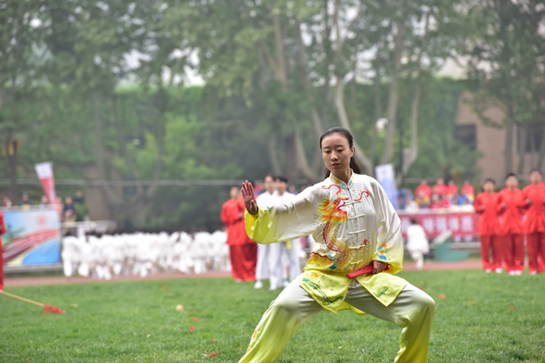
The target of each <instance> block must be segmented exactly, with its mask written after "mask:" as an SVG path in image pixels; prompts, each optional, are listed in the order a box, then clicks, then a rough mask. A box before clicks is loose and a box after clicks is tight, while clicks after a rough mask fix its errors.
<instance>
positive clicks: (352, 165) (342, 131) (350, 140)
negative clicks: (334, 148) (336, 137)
mask: <svg viewBox="0 0 545 363" xmlns="http://www.w3.org/2000/svg"><path fill="white" fill-rule="evenodd" d="M333 134H341V135H342V136H344V137H345V138H346V140H348V145H349V146H350V148H353V147H354V136H352V134H351V133H350V131H348V130H347V129H345V128H344V127H332V128H330V129H329V130H327V131H326V132H325V133H324V134H323V135H322V136H321V137H320V150H322V140H323V139H324V138H325V137H326V136H329V135H333ZM350 168H352V170H353V171H354V173H356V174H361V169H360V166H359V165H358V163H357V162H356V160H355V159H354V157H351V158H350ZM330 174H331V171H329V169H327V168H326V169H325V177H326V178H327V177H328V176H329V175H330Z"/></svg>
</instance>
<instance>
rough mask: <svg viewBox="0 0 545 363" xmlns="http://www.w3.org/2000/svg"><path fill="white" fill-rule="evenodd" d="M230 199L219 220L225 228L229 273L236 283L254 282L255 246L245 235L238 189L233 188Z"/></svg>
mask: <svg viewBox="0 0 545 363" xmlns="http://www.w3.org/2000/svg"><path fill="white" fill-rule="evenodd" d="M230 194H231V199H229V200H228V201H227V202H225V203H223V206H222V208H221V220H222V222H223V224H225V225H226V226H227V244H228V245H229V257H230V260H231V273H232V274H233V278H234V279H235V281H236V282H241V281H255V267H256V264H257V244H256V243H255V242H254V241H252V240H251V239H250V238H249V237H248V235H247V234H246V227H245V225H244V211H245V210H246V209H245V207H244V201H243V200H242V198H241V192H240V188H239V187H238V186H233V187H232V188H231V191H230Z"/></svg>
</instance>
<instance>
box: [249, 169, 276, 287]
mask: <svg viewBox="0 0 545 363" xmlns="http://www.w3.org/2000/svg"><path fill="white" fill-rule="evenodd" d="M263 187H264V188H265V191H264V192H263V193H261V194H260V195H259V196H258V197H257V202H258V203H259V204H261V205H266V206H269V207H270V206H272V205H273V204H274V199H275V198H276V184H275V181H274V177H273V176H272V175H270V174H269V175H266V176H265V178H263ZM271 247H272V245H265V244H258V245H257V266H256V268H255V279H256V282H255V285H254V288H256V289H261V288H262V287H263V280H265V279H268V278H269V254H270V250H271Z"/></svg>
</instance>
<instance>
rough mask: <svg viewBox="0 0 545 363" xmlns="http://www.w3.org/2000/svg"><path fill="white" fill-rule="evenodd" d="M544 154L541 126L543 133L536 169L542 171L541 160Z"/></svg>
mask: <svg viewBox="0 0 545 363" xmlns="http://www.w3.org/2000/svg"><path fill="white" fill-rule="evenodd" d="M544 154H545V125H543V132H542V133H541V147H540V148H539V154H538V159H537V165H536V168H538V169H539V170H543V159H544Z"/></svg>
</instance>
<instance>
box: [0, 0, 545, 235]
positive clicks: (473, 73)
mask: <svg viewBox="0 0 545 363" xmlns="http://www.w3.org/2000/svg"><path fill="white" fill-rule="evenodd" d="M1 6H2V11H1V12H0V18H1V20H2V24H3V27H2V28H1V30H0V82H2V87H0V144H1V150H2V154H1V155H2V156H1V157H2V160H3V162H5V166H6V170H7V171H8V172H7V173H6V175H7V176H8V178H9V180H10V188H9V192H10V193H11V195H12V199H16V198H17V197H18V189H17V187H18V185H19V183H18V178H25V177H27V178H31V177H33V165H34V163H37V162H40V161H44V160H52V161H54V163H55V173H56V177H57V178H58V179H63V178H64V179H79V180H84V181H88V182H89V183H88V184H89V185H91V184H92V183H90V181H107V180H119V181H129V182H130V183H129V184H130V185H126V186H124V187H120V186H117V185H113V184H111V183H106V182H105V183H95V184H96V185H99V186H94V187H93V188H99V191H100V194H101V195H102V196H103V201H104V203H105V204H107V207H108V210H109V211H110V217H111V218H117V219H118V220H120V221H121V222H124V223H126V225H127V226H129V227H132V228H143V227H149V228H151V227H154V228H155V227H160V226H168V227H175V226H177V225H183V226H186V227H187V228H191V227H194V228H211V227H212V226H216V225H217V224H218V223H219V218H218V214H219V208H220V206H221V202H222V201H223V200H224V199H225V198H226V197H227V189H226V188H227V185H224V186H223V187H205V186H191V185H187V186H183V187H175V186H164V185H163V184H162V181H165V180H167V181H168V180H179V181H187V180H233V181H234V180H240V179H259V178H261V177H263V175H264V174H266V173H274V174H285V175H286V176H288V178H289V179H290V180H292V181H300V183H313V182H316V181H318V180H319V179H320V177H321V171H322V168H323V166H322V162H321V155H320V153H319V149H318V145H317V140H318V138H319V136H320V135H321V134H322V133H323V132H324V131H325V130H326V129H327V128H329V127H332V126H337V125H340V126H343V127H346V128H348V129H350V130H352V132H353V133H354V135H355V139H356V150H357V153H356V158H357V160H358V161H359V163H360V164H361V165H362V167H363V169H364V171H365V172H366V173H368V174H371V175H372V174H373V173H374V166H375V165H378V164H383V163H394V164H395V166H396V168H397V172H398V174H399V175H403V176H406V177H407V178H413V179H418V178H421V177H438V176H442V177H448V178H455V179H462V178H464V179H473V180H475V178H477V177H478V170H477V169H476V166H475V165H476V160H477V158H478V157H479V155H478V154H477V153H476V152H474V151H471V149H470V148H469V147H468V146H467V145H464V144H463V143H461V142H460V141H459V140H457V139H456V138H455V137H454V132H453V131H454V127H455V117H456V107H457V105H458V100H459V97H460V95H461V94H462V93H463V92H464V91H465V90H471V91H472V92H473V94H474V95H475V97H474V98H473V103H472V107H473V108H474V110H475V112H477V113H481V114H482V113H483V112H481V111H482V106H483V105H485V104H489V103H491V102H497V103H498V104H501V105H502V107H503V108H504V109H505V114H506V118H505V120H504V122H502V123H501V124H499V125H497V126H498V127H506V129H507V130H510V128H511V127H512V125H513V124H516V125H534V124H536V123H545V118H544V117H543V115H544V113H543V107H544V106H545V102H544V99H543V98H544V95H545V92H544V88H543V87H544V83H543V79H544V77H543V76H544V72H545V55H544V48H543V46H544V44H545V42H544V41H543V40H544V39H543V37H544V34H543V31H542V29H543V27H544V26H545V25H544V18H543V17H544V14H545V7H543V6H542V4H540V2H539V1H534V0H525V1H516V2H515V1H500V0H487V1H472V0H464V1H461V2H456V3H453V2H451V1H446V0H412V1H409V2H404V3H400V2H396V1H393V0H382V1H379V0H372V1H359V0H344V1H340V0H307V1H304V2H301V1H293V0H275V1H266V2H265V1H256V0H235V1H232V2H222V1H214V0H200V1H193V0H191V1H184V2H180V1H174V0H161V1H138V2H127V1H119V0H108V1H95V0H85V1H76V0H69V1H63V2H51V1H45V0H42V1H31V0H22V1H21V0H8V1H5V2H4V3H3V5H1ZM447 61H457V62H461V61H465V62H466V63H467V70H468V73H467V80H458V81H457V80H452V79H447V78H441V77H439V76H438V74H439V71H440V69H441V68H442V67H443V65H444V64H445V63H446V62H447ZM195 77H199V78H200V79H202V80H203V84H202V85H198V86H192V85H191V84H190V83H191V79H193V78H195ZM482 117H483V119H485V120H486V117H485V115H484V114H482ZM378 120H381V122H382V121H384V120H386V121H387V122H385V129H384V130H381V129H380V128H378V127H377V121H378ZM379 124H380V122H379ZM526 130H529V131H528V132H531V127H530V126H528V127H526ZM544 130H545V128H544ZM510 132H513V131H510ZM543 139H545V137H544V138H543ZM530 140H532V139H531V138H530ZM540 147H541V148H542V151H543V150H545V149H544V148H545V142H542V143H541V146H540ZM401 155H403V157H401ZM540 155H545V152H541V154H540ZM510 157H511V159H509V158H510ZM542 159H543V157H541V158H540V160H538V163H539V164H540V165H542V163H543V160H542ZM506 160H512V156H510V155H509V154H506ZM508 165H509V163H508ZM519 166H520V164H519ZM95 184H92V185H95ZM0 188H1V187H0ZM89 188H90V186H89ZM66 190H67V192H68V191H69V190H71V189H70V188H68V187H67V189H66ZM6 192H8V190H6Z"/></svg>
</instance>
